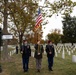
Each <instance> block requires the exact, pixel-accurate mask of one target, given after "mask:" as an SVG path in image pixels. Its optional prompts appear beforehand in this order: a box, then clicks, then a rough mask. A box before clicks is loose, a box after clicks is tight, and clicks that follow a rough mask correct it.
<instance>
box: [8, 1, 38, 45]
mask: <svg viewBox="0 0 76 75" xmlns="http://www.w3.org/2000/svg"><path fill="white" fill-rule="evenodd" d="M37 7H38V5H37V3H36V2H34V1H32V0H30V1H28V0H21V1H17V0H16V1H14V2H11V3H10V6H9V10H10V13H11V14H10V17H11V21H13V23H14V25H13V26H10V27H9V28H10V31H11V32H13V34H14V35H15V36H18V37H19V44H20V46H21V44H22V40H23V39H22V37H23V36H24V33H25V32H30V31H31V30H33V28H34V25H35V15H36V9H37Z"/></svg>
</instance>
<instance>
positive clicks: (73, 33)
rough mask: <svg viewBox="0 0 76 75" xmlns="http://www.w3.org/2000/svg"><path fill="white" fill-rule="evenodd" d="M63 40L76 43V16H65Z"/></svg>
mask: <svg viewBox="0 0 76 75" xmlns="http://www.w3.org/2000/svg"><path fill="white" fill-rule="evenodd" d="M62 22H63V35H64V36H63V42H71V43H76V17H75V16H74V17H71V16H70V15H66V16H65V17H63V21H62Z"/></svg>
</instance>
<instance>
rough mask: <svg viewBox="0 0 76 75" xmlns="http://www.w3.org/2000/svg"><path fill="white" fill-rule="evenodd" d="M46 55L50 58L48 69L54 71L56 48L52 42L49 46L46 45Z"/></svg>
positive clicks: (49, 42)
mask: <svg viewBox="0 0 76 75" xmlns="http://www.w3.org/2000/svg"><path fill="white" fill-rule="evenodd" d="M46 53H47V58H48V69H49V71H53V69H52V67H53V60H54V56H55V51H54V46H53V44H52V41H48V44H47V45H46Z"/></svg>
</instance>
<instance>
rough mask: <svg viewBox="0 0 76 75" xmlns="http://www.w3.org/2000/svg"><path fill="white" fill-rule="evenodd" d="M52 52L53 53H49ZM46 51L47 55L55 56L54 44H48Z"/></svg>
mask: <svg viewBox="0 0 76 75" xmlns="http://www.w3.org/2000/svg"><path fill="white" fill-rule="evenodd" d="M50 52H51V54H49V53H50ZM46 53H47V57H54V56H55V50H54V46H53V45H49V44H48V45H46Z"/></svg>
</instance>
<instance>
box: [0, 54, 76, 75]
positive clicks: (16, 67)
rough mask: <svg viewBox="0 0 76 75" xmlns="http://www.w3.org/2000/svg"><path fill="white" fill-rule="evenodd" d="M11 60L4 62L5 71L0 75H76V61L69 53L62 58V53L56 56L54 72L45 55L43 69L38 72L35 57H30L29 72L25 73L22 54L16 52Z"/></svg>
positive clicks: (3, 68)
mask: <svg viewBox="0 0 76 75" xmlns="http://www.w3.org/2000/svg"><path fill="white" fill-rule="evenodd" d="M11 59H12V60H11V61H10V62H3V63H2V70H3V72H2V73H0V75H76V63H73V62H72V55H70V56H69V55H67V53H66V57H65V59H62V58H61V53H60V54H58V57H55V58H54V66H53V70H54V71H52V72H49V71H48V67H47V65H48V64H47V57H46V55H44V56H43V59H42V69H41V72H40V73H37V72H36V65H35V58H33V57H30V62H29V72H28V73H24V72H23V69H22V59H21V54H17V55H16V54H14V55H13V56H12V57H11Z"/></svg>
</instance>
